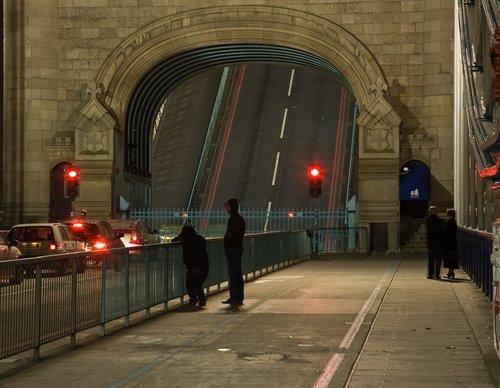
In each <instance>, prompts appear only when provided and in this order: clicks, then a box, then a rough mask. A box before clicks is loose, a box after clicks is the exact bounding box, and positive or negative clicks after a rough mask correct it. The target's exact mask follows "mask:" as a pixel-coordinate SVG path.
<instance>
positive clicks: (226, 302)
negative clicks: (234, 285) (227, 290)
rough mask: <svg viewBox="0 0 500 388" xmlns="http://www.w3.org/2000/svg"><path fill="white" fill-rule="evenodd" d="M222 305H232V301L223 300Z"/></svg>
mask: <svg viewBox="0 0 500 388" xmlns="http://www.w3.org/2000/svg"><path fill="white" fill-rule="evenodd" d="M222 303H224V304H231V299H226V300H223V301H222Z"/></svg>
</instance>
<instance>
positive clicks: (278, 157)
mask: <svg viewBox="0 0 500 388" xmlns="http://www.w3.org/2000/svg"><path fill="white" fill-rule="evenodd" d="M279 162H280V153H279V152H277V153H276V161H275V162H274V173H273V181H272V182H271V186H274V185H275V183H276V175H277V173H278V164H279Z"/></svg>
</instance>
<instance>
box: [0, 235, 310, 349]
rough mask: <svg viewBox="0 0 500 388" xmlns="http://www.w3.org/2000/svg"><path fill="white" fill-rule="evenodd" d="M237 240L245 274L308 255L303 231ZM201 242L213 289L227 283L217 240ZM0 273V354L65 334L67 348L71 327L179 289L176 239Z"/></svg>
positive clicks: (160, 302)
mask: <svg viewBox="0 0 500 388" xmlns="http://www.w3.org/2000/svg"><path fill="white" fill-rule="evenodd" d="M243 244H244V253H243V258H242V267H243V268H242V269H243V273H244V278H245V280H249V279H255V278H257V277H260V276H262V275H264V274H266V273H268V272H272V271H275V270H278V269H281V268H284V267H286V266H290V265H293V264H295V263H298V262H300V261H302V260H306V259H308V258H310V257H311V247H310V241H309V238H308V237H307V235H306V232H305V231H300V232H277V233H266V234H257V235H248V236H245V238H244V241H243ZM207 249H208V253H209V260H210V271H209V276H208V278H207V280H206V282H205V286H206V289H207V293H208V294H212V293H216V292H219V291H221V290H222V289H224V288H226V287H227V281H228V277H227V267H226V259H225V255H224V247H223V240H222V239H220V238H219V239H209V240H207ZM82 259H85V260H86V262H87V266H86V267H84V268H82V267H81V265H80V264H81V260H82ZM30 274H31V275H30ZM24 275H27V276H26V277H25V278H24ZM23 278H24V279H23ZM0 279H1V280H2V281H3V282H4V283H3V284H2V287H0V339H1V340H0V359H2V358H5V357H8V356H12V355H14V354H17V353H20V352H24V351H27V350H30V349H32V350H33V358H34V359H39V358H40V348H41V346H42V345H44V344H46V343H49V342H51V341H55V340H58V339H61V338H65V337H69V339H70V346H71V347H74V346H75V343H76V333H77V332H80V331H82V330H86V329H89V328H92V327H99V329H100V334H101V335H104V334H105V329H106V325H107V324H108V323H109V322H111V321H113V320H116V319H123V325H124V326H125V327H127V326H128V324H129V317H130V315H131V314H134V313H138V312H142V311H144V312H145V317H146V318H149V317H150V316H151V309H152V308H153V307H155V306H159V307H160V308H161V307H162V306H163V310H164V311H167V310H168V307H169V304H170V305H171V304H172V303H173V302H176V300H177V299H178V300H179V302H178V303H180V304H182V303H183V302H184V297H185V293H186V291H185V286H184V281H185V269H184V264H183V262H182V246H181V244H176V243H175V244H156V245H149V246H143V247H134V248H119V249H112V250H108V251H106V252H101V253H97V252H81V253H72V254H59V255H53V256H44V257H37V258H26V259H20V260H11V261H0Z"/></svg>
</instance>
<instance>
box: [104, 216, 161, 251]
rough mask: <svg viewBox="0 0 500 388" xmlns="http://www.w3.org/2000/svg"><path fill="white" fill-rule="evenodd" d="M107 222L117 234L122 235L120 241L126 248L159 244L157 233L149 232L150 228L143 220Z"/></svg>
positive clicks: (154, 231) (113, 220)
mask: <svg viewBox="0 0 500 388" xmlns="http://www.w3.org/2000/svg"><path fill="white" fill-rule="evenodd" d="M108 222H109V223H110V225H111V227H112V228H113V229H114V230H115V231H116V232H117V233H122V234H123V237H122V238H121V239H122V241H123V243H124V244H125V246H126V247H136V246H140V245H150V244H160V243H161V238H160V235H159V234H158V231H157V230H156V229H154V230H151V227H150V226H149V225H148V224H147V223H146V222H145V221H143V220H129V219H122V220H118V219H112V220H108Z"/></svg>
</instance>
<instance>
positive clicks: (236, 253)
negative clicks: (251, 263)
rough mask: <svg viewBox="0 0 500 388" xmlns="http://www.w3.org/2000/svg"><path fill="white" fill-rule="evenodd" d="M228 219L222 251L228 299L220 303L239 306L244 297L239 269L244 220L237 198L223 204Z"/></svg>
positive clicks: (241, 273) (241, 275) (241, 274)
mask: <svg viewBox="0 0 500 388" xmlns="http://www.w3.org/2000/svg"><path fill="white" fill-rule="evenodd" d="M224 206H225V208H226V210H227V212H228V213H229V219H228V221H227V228H226V234H225V235H224V253H225V255H226V259H227V269H228V274H229V299H227V300H225V301H223V302H222V303H227V304H230V305H231V306H241V305H242V304H243V299H244V291H243V288H244V282H243V272H242V270H241V255H242V254H243V236H244V235H245V220H244V218H243V217H242V216H241V214H240V213H239V212H238V210H239V204H238V200H237V199H234V198H231V199H230V200H228V201H227V202H226V203H225V204H224Z"/></svg>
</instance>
